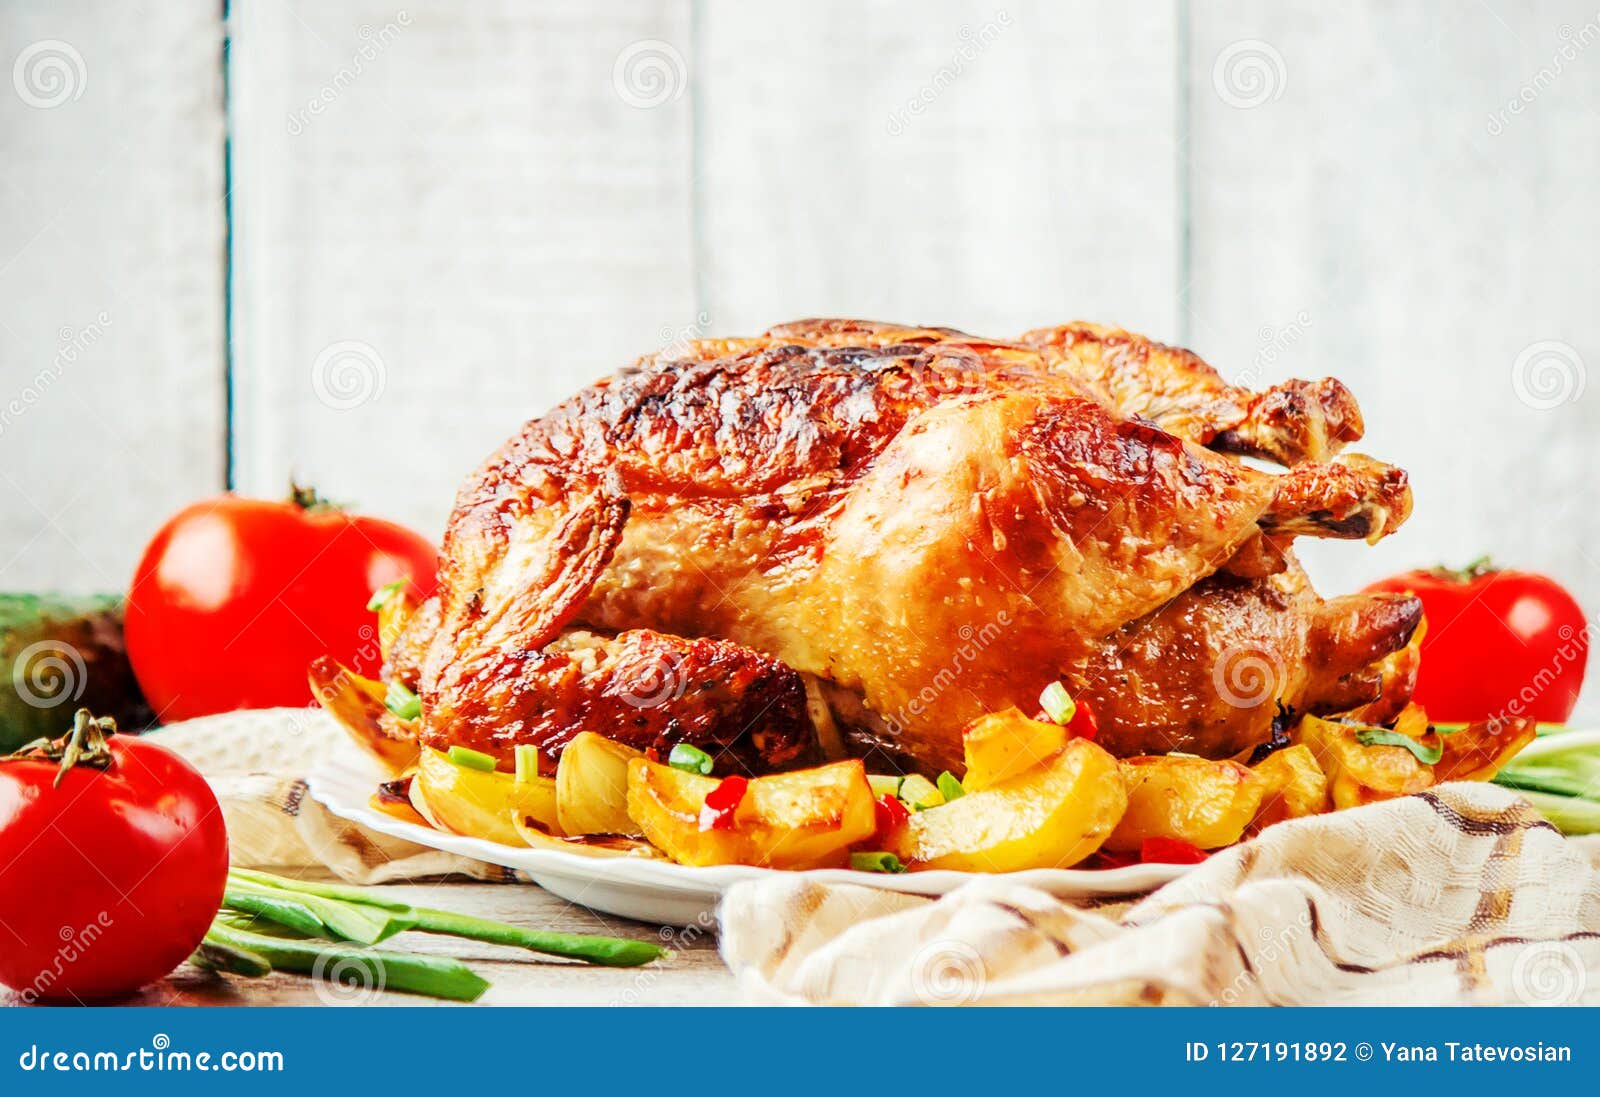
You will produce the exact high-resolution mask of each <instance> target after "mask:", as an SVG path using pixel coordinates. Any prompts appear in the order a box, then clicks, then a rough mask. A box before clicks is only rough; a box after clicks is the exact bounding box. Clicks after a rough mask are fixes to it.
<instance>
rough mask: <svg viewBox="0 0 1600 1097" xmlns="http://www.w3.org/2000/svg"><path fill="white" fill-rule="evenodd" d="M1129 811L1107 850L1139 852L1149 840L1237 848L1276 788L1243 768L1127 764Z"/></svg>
mask: <svg viewBox="0 0 1600 1097" xmlns="http://www.w3.org/2000/svg"><path fill="white" fill-rule="evenodd" d="M1121 767H1122V774H1123V777H1124V778H1125V779H1126V781H1127V784H1128V810H1127V812H1125V813H1124V814H1123V816H1122V820H1121V821H1120V822H1119V823H1118V824H1117V827H1116V829H1115V830H1114V831H1112V832H1111V837H1110V838H1107V839H1106V848H1107V849H1113V850H1136V849H1138V848H1139V847H1140V845H1141V844H1142V843H1143V842H1144V840H1145V839H1146V838H1177V839H1179V840H1181V841H1184V842H1188V843H1189V844H1190V845H1193V846H1198V847H1199V848H1201V849H1218V848H1220V847H1222V846H1227V845H1232V844H1233V843H1234V842H1237V841H1238V840H1239V838H1240V836H1241V835H1243V834H1244V830H1245V827H1247V826H1249V825H1250V823H1251V822H1252V821H1253V820H1254V819H1255V817H1256V814H1257V813H1258V812H1259V811H1260V810H1261V802H1262V801H1263V800H1264V799H1265V798H1266V795H1267V793H1268V791H1269V790H1270V789H1271V784H1270V783H1269V782H1268V780H1267V778H1266V777H1264V776H1262V775H1261V774H1258V773H1256V772H1254V771H1252V770H1251V769H1249V768H1248V767H1246V766H1242V765H1240V764H1239V763H1238V762H1231V761H1227V760H1222V761H1213V760H1211V759H1209V758H1195V757H1192V756H1190V755H1184V754H1163V755H1154V756H1150V757H1144V758H1124V759H1123V760H1122V762H1121Z"/></svg>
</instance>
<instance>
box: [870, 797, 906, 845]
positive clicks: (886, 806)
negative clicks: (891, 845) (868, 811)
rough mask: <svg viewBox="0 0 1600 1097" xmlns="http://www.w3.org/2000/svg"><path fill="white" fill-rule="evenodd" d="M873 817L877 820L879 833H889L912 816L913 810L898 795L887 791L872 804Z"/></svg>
mask: <svg viewBox="0 0 1600 1097" xmlns="http://www.w3.org/2000/svg"><path fill="white" fill-rule="evenodd" d="M872 814H873V817H874V818H875V819H876V820H877V824H878V833H879V834H880V835H886V834H889V833H890V832H891V831H893V830H894V829H895V828H896V827H898V826H899V825H900V824H901V823H904V822H905V821H906V820H907V819H909V818H911V811H910V809H909V808H907V807H906V806H905V804H903V803H901V802H900V798H899V797H898V796H890V795H889V794H888V793H887V792H886V793H884V794H883V795H882V796H880V797H878V799H877V800H876V801H874V802H873V805H872Z"/></svg>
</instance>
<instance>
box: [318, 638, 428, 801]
mask: <svg viewBox="0 0 1600 1097" xmlns="http://www.w3.org/2000/svg"><path fill="white" fill-rule="evenodd" d="M306 677H307V679H308V680H309V681H310V683H311V695H312V696H313V697H315V698H316V699H317V701H318V703H320V704H321V705H322V707H323V708H324V709H326V710H327V712H328V715H330V716H332V717H333V718H334V720H336V721H337V722H338V724H339V726H340V727H342V728H344V730H345V732H346V733H347V734H348V735H349V736H350V738H351V740H352V741H353V742H354V743H355V744H356V745H357V746H358V747H360V748H361V749H362V750H364V751H366V752H367V753H368V754H370V755H371V756H372V757H373V758H376V759H377V760H378V762H379V763H381V764H382V765H383V766H384V768H386V769H387V770H388V771H389V772H390V773H392V774H400V773H403V772H405V771H406V770H408V769H410V768H411V767H412V766H414V765H416V764H417V749H418V747H417V736H416V732H415V731H414V730H413V729H412V728H411V727H410V726H409V725H408V724H407V723H406V722H405V721H403V720H400V719H399V718H397V717H396V716H395V715H394V713H392V712H390V711H389V710H388V709H387V708H385V707H384V704H383V698H384V692H385V690H384V685H383V683H382V682H376V681H373V680H372V679H371V678H363V677H361V675H359V674H357V673H356V672H355V671H353V670H351V669H350V668H349V667H345V666H341V665H340V664H339V662H338V661H337V660H335V659H333V658H330V657H329V656H326V655H322V656H318V657H317V658H316V659H313V660H312V661H311V666H310V668H309V669H308V670H307V671H306Z"/></svg>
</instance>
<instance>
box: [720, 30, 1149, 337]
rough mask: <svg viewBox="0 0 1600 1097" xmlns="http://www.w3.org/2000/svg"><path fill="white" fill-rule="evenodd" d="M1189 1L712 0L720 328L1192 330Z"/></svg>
mask: <svg viewBox="0 0 1600 1097" xmlns="http://www.w3.org/2000/svg"><path fill="white" fill-rule="evenodd" d="M1172 12H1173V8H1172V7H1171V6H1169V5H1151V6H1146V5H1115V4H1104V3H1093V2H1091V3H1083V2H1073V3H1065V4H1062V3H1014V2H1012V3H999V4H997V3H994V2H988V0H965V2H963V0H939V2H936V3H923V4H919V5H918V6H917V8H916V16H915V18H911V17H908V12H907V9H906V8H904V7H901V6H898V5H890V4H884V5H861V4H853V3H849V2H847V0H830V2H829V3H823V4H811V5H806V6H804V7H800V8H795V9H793V10H791V12H790V14H789V15H788V16H786V17H784V18H775V17H774V15H773V9H772V8H770V7H769V6H767V5H763V4H741V3H713V4H710V5H708V6H707V9H706V12H705V16H704V18H703V20H702V22H703V27H702V29H701V32H700V40H701V46H702V48H701V49H700V50H699V51H697V54H698V55H701V59H700V61H699V62H698V63H697V64H696V65H695V67H694V76H695V81H696V90H697V91H698V93H699V95H698V100H697V102H698V118H699V126H698V130H699V139H698V148H699V151H700V157H699V163H698V174H697V180H698V183H699V187H700V191H699V196H698V206H699V210H700V213H701V219H702V222H703V224H702V232H703V265H702V267H701V270H700V274H701V277H702V279H703V284H704V290H703V298H704V306H705V309H706V312H707V314H708V316H709V318H710V321H711V324H712V326H714V327H715V328H716V329H718V330H725V331H739V332H748V331H759V330H761V329H762V328H764V327H767V326H769V325H771V324H772V323H774V322H777V321H779V320H787V319H798V318H800V317H802V316H816V315H824V316H828V315H831V316H864V317H867V318H870V319H885V320H899V321H904V322H912V323H917V322H921V323H934V324H946V325H951V326H956V327H965V328H967V329H969V330H974V331H978V332H981V333H985V334H993V335H1015V334H1018V333H1020V332H1021V331H1023V330H1026V329H1027V328H1029V327H1037V326H1040V325H1043V324H1046V323H1052V322H1059V321H1063V320H1069V319H1074V318H1077V317H1079V316H1093V317H1106V318H1109V319H1112V320H1114V321H1115V322H1118V323H1122V324H1125V325H1127V326H1129V327H1133V328H1144V329H1148V330H1151V331H1168V332H1170V331H1172V330H1173V329H1174V327H1175V325H1176V322H1177V318H1178V309H1177V307H1176V303H1177V294H1176V291H1177V288H1178V286H1179V284H1180V283H1179V278H1180V269H1179V263H1180V255H1179V238H1180V229H1181V225H1180V216H1179V214H1180V209H1181V201H1180V195H1179V191H1178V186H1179V176H1178V173H1177V170H1176V169H1177V163H1178V160H1177V148H1178V139H1179V126H1180V122H1181V116H1180V111H1179V102H1178V90H1179V88H1178V82H1177V80H1176V73H1175V61H1176V58H1177V41H1178V29H1177V24H1176V22H1175V20H1174V19H1173V18H1172ZM1110 43H1115V47H1114V48H1107V46H1108V44H1110Z"/></svg>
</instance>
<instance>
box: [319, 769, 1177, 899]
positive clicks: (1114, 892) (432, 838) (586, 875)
mask: <svg viewBox="0 0 1600 1097" xmlns="http://www.w3.org/2000/svg"><path fill="white" fill-rule="evenodd" d="M382 779H383V777H382V775H381V773H380V772H379V770H378V769H377V767H376V765H375V764H374V763H372V762H371V761H370V760H368V759H367V757H366V756H365V755H363V754H362V753H360V751H358V750H357V749H356V748H355V746H353V745H350V744H340V746H339V747H338V748H337V749H335V750H334V751H333V752H332V753H331V754H330V755H329V756H328V757H327V759H326V760H324V761H323V762H321V763H319V764H318V765H317V766H316V768H314V769H313V770H312V772H311V774H310V775H309V777H308V778H307V783H308V784H309V786H310V789H311V795H312V796H314V797H315V798H316V799H317V800H318V801H320V802H321V803H322V804H323V805H324V806H326V807H327V808H328V810H329V811H331V812H333V813H334V814H335V815H338V816H340V817H341V818H345V819H349V820H350V821H352V822H355V823H359V824H361V825H362V826H364V827H367V828H368V829H370V830H375V831H378V832H380V833H382V834H389V835H393V836H394V837H396V838H404V839H406V840H408V841H411V842H415V843H417V844H418V845H421V846H429V847H431V848H433V849H442V850H444V851H446V852H448V853H455V854H459V855H461V856H463V857H471V858H473V859H474V860H478V861H486V862H488V863H489V864H493V865H504V866H506V867H507V868H514V869H518V870H520V871H522V872H525V873H527V874H528V876H530V877H531V878H532V879H533V880H534V882H535V883H537V884H539V885H540V886H541V887H543V888H544V889H545V890H546V891H549V892H551V893H553V894H555V895H559V896H560V897H561V898H563V899H566V900H569V901H570V902H574V903H577V904H579V905H581V906H585V907H589V908H590V909H592V910H598V911H601V912H603V913H606V914H617V915H621V916H622V917H624V918H637V919H639V920H640V921H643V922H654V923H658V924H662V925H674V926H688V925H694V924H696V923H699V924H702V925H704V924H707V922H706V920H707V919H709V918H710V917H711V916H712V914H713V912H714V911H715V909H716V905H717V900H718V899H719V898H721V896H722V893H723V892H725V891H726V890H727V889H728V888H730V887H732V886H733V885H734V884H736V883H739V882H740V881H743V880H759V879H761V878H762V877H764V876H768V875H771V874H772V873H773V872H774V871H776V870H773V869H764V868H752V867H750V866H748V865H718V866H714V867H711V868H693V867H690V866H688V865H677V864H673V863H671V862H669V861H658V860H647V859H643V858H633V857H608V858H599V857H585V856H583V855H582V854H578V853H563V852H559V851H555V850H543V849H518V848H516V847H513V846H503V845H500V844H499V843H498V842H487V841H484V840H483V839H481V838H463V837H461V836H460V835H456V834H446V833H444V832H442V831H437V830H434V829H433V828H431V827H426V826H420V825H418V824H416V823H407V822H403V821H402V820H399V819H396V818H394V817H393V816H390V815H385V814H383V813H382V812H379V811H374V810H373V809H372V808H371V807H370V806H369V805H368V800H369V798H370V797H371V795H372V792H373V790H374V789H375V788H377V786H378V782H379V781H381V780H382ZM1186 867H1187V866H1183V865H1131V866H1129V867H1127V868H1119V869H1105V870H1098V871H1090V870H1084V869H1032V870H1030V871H1028V872H1018V873H1013V874H1011V877H1010V878H1011V879H1013V880H1016V881H1017V882H1018V883H1024V884H1028V885H1031V886H1033V887H1036V888H1039V889H1040V890H1042V891H1047V892H1049V893H1050V894H1052V895H1057V896H1060V897H1062V898H1078V899H1082V898H1114V897H1119V896H1129V895H1139V894H1143V893H1144V892H1147V891H1150V890H1152V889H1154V888H1157V887H1160V886H1161V885H1162V884H1165V883H1167V882H1168V881H1170V880H1174V879H1176V878H1177V877H1178V876H1181V875H1182V874H1183V873H1184V871H1185V870H1186ZM806 875H807V876H809V877H811V878H812V879H815V880H819V881H823V882H826V883H849V884H862V885H865V886H867V887H876V888H884V889H886V890H889V891H900V892H909V893H911V894H913V895H943V894H945V893H946V892H948V891H951V890H952V889H954V888H957V887H959V886H960V885H962V884H964V883H966V882H967V881H968V880H971V879H974V878H975V877H974V874H972V873H967V872H949V871H941V872H908V873H903V874H899V875H886V874H883V873H876V872H853V871H851V870H849V869H816V870H813V871H810V872H808V873H806Z"/></svg>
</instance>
